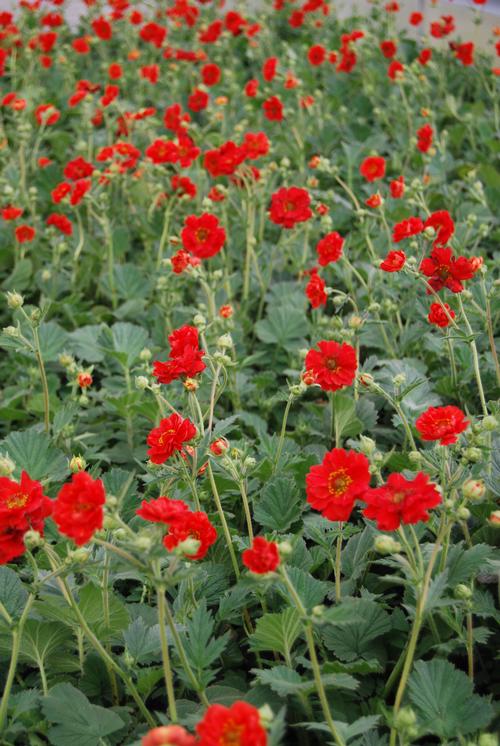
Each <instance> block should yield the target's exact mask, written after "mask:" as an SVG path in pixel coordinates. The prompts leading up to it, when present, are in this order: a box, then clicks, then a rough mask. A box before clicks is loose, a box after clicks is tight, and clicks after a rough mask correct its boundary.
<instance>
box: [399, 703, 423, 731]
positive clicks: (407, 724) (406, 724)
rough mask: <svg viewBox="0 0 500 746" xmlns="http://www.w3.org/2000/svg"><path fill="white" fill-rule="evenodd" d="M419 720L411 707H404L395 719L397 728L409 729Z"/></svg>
mask: <svg viewBox="0 0 500 746" xmlns="http://www.w3.org/2000/svg"><path fill="white" fill-rule="evenodd" d="M416 722H417V716H416V714H415V712H414V711H413V710H412V709H411V707H402V708H401V709H400V710H399V712H398V714H397V715H396V717H395V719H394V727H395V728H396V730H408V728H412V727H413V726H414V725H415V724H416Z"/></svg>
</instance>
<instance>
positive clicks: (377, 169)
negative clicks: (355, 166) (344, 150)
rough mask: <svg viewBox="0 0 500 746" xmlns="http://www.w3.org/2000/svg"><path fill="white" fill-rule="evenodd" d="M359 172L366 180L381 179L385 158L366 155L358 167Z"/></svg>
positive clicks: (383, 173) (383, 172)
mask: <svg viewBox="0 0 500 746" xmlns="http://www.w3.org/2000/svg"><path fill="white" fill-rule="evenodd" d="M359 172H360V174H361V176H364V178H365V179H366V181H370V182H371V181H377V180H378V179H383V178H384V176H385V159H384V158H382V157H381V156H378V155H371V156H368V158H365V160H364V161H363V163H362V164H361V166H360V167H359Z"/></svg>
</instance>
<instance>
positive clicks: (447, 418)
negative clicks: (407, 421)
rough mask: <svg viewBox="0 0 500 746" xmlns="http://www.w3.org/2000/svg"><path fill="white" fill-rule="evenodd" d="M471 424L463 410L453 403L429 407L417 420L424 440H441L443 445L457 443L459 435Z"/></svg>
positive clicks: (417, 425)
mask: <svg viewBox="0 0 500 746" xmlns="http://www.w3.org/2000/svg"><path fill="white" fill-rule="evenodd" d="M469 425H470V421H469V420H466V419H465V415H464V413H463V412H462V410H461V409H459V408H458V407H454V406H453V405H450V406H447V407H429V409H426V411H425V412H423V414H421V415H420V417H418V419H417V421H416V422H415V427H416V428H417V430H418V434H419V435H420V437H421V438H422V440H439V442H440V444H441V445H442V446H448V445H451V444H452V443H456V442H457V439H458V435H459V434H460V433H462V432H463V431H464V430H466V429H467V427H468V426H469Z"/></svg>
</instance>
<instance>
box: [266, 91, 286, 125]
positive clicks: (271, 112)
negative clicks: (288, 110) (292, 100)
mask: <svg viewBox="0 0 500 746" xmlns="http://www.w3.org/2000/svg"><path fill="white" fill-rule="evenodd" d="M262 110H263V112H264V116H265V117H266V119H269V121H270V122H281V121H282V119H283V104H282V103H281V101H280V100H279V98H278V96H271V98H268V99H266V101H264V103H263V104H262Z"/></svg>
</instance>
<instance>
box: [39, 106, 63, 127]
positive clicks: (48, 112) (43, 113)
mask: <svg viewBox="0 0 500 746" xmlns="http://www.w3.org/2000/svg"><path fill="white" fill-rule="evenodd" d="M60 116H61V112H60V111H58V109H56V107H55V106H54V104H40V106H37V107H36V109H35V117H36V121H37V122H38V124H40V125H42V124H44V125H45V126H46V127H49V126H51V125H52V124H55V123H56V122H57V121H58V120H59V118H60Z"/></svg>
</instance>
